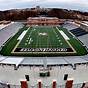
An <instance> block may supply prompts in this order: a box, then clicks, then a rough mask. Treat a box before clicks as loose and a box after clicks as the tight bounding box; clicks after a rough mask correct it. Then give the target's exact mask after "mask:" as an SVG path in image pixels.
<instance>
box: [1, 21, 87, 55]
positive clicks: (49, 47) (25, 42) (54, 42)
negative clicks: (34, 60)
mask: <svg viewBox="0 0 88 88" xmlns="http://www.w3.org/2000/svg"><path fill="white" fill-rule="evenodd" d="M40 23H41V22H40ZM1 54H2V55H5V56H11V55H12V56H13V55H15V56H69V55H75V56H76V55H79V56H80V55H86V54H87V48H86V46H85V45H84V44H83V43H82V42H81V41H80V40H79V39H78V38H77V37H75V36H74V35H73V34H72V33H71V32H70V31H68V30H67V29H66V28H63V27H59V26H56V25H54V26H53V25H52V26H50V25H46V26H38V25H31V26H28V27H27V26H24V27H23V28H21V29H20V30H19V31H18V32H17V33H16V34H15V35H14V36H13V37H11V38H9V39H8V40H7V41H6V42H5V44H4V45H3V47H2V50H1Z"/></svg>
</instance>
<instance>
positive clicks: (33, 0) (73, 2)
mask: <svg viewBox="0 0 88 88" xmlns="http://www.w3.org/2000/svg"><path fill="white" fill-rule="evenodd" d="M34 5H35V6H36V5H40V6H43V7H44V6H45V7H46V6H47V7H49V6H51V7H61V8H68V9H71V8H72V9H83V10H88V9H87V8H88V0H0V9H1V10H2V9H10V8H25V7H31V6H34Z"/></svg>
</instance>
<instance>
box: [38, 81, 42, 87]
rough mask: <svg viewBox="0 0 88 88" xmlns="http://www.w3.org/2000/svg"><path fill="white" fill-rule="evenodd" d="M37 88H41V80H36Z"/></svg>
mask: <svg viewBox="0 0 88 88" xmlns="http://www.w3.org/2000/svg"><path fill="white" fill-rule="evenodd" d="M38 88H42V82H41V80H38Z"/></svg>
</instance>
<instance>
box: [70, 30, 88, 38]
mask: <svg viewBox="0 0 88 88" xmlns="http://www.w3.org/2000/svg"><path fill="white" fill-rule="evenodd" d="M70 32H71V33H73V34H74V35H75V36H77V37H78V36H82V35H85V34H88V32H86V31H85V30H83V29H81V28H76V29H72V30H70Z"/></svg>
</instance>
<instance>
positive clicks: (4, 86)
mask: <svg viewBox="0 0 88 88" xmlns="http://www.w3.org/2000/svg"><path fill="white" fill-rule="evenodd" d="M82 85H83V83H79V84H73V87H72V88H81V87H82ZM9 86H10V87H9ZM9 86H8V85H7V84H4V83H0V88H21V85H12V84H9ZM56 87H57V88H65V85H58V84H57V86H56ZM28 88H38V85H37V84H36V85H34V86H32V85H30V86H28ZM42 88H52V85H48V86H47V85H42ZM83 88H88V87H83Z"/></svg>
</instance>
